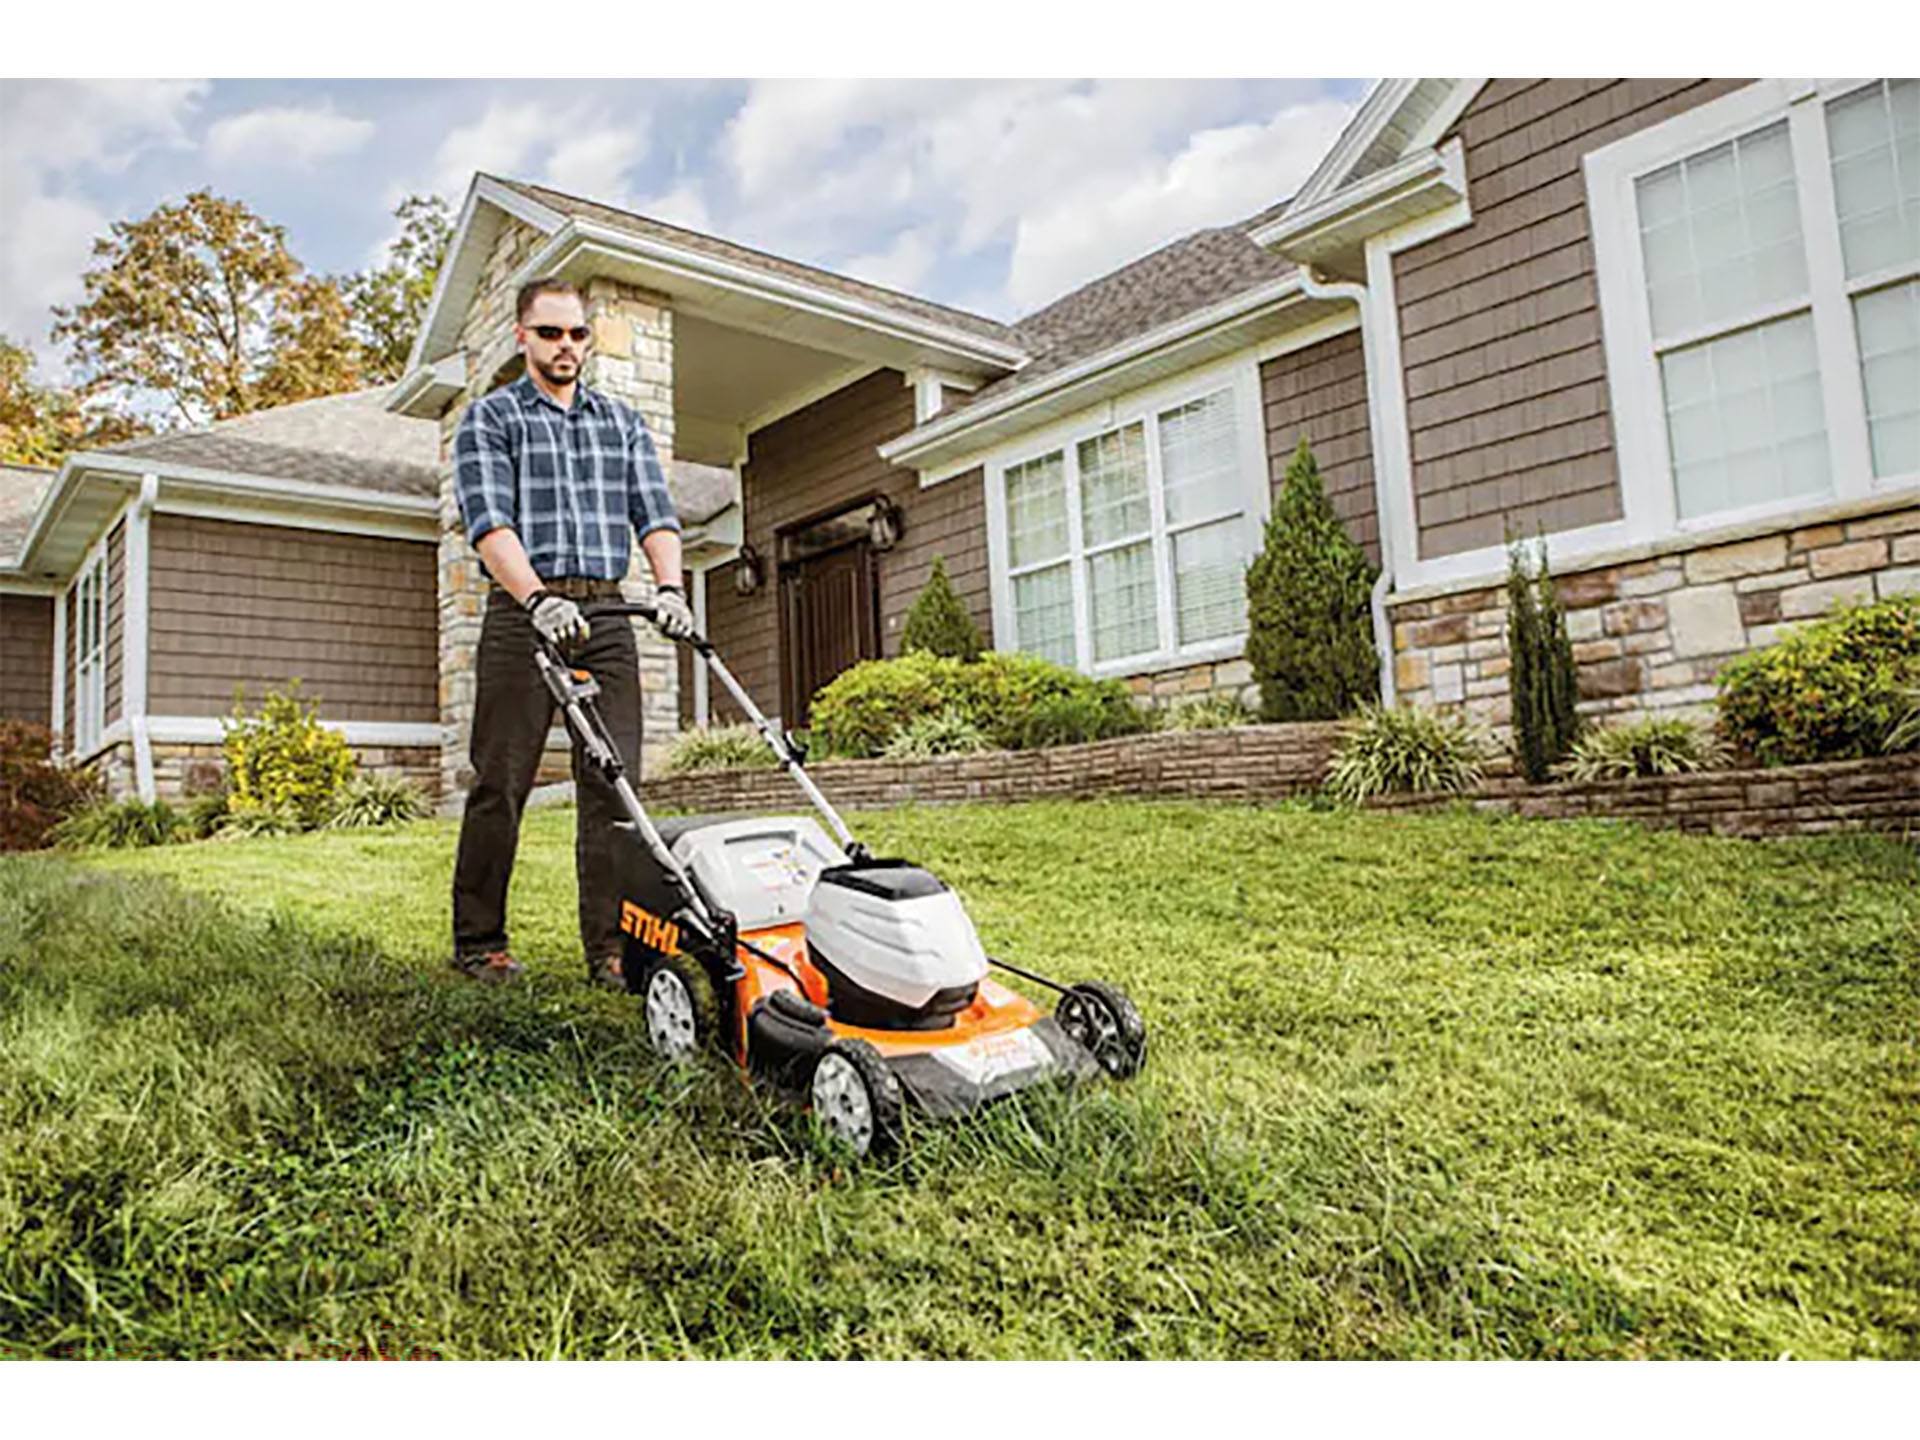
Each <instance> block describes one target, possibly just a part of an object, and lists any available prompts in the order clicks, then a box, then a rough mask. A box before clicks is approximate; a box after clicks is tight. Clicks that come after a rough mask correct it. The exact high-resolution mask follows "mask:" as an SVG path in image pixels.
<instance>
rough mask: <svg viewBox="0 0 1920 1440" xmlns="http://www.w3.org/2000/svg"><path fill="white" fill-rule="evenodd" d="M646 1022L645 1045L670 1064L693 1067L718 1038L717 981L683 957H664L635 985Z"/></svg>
mask: <svg viewBox="0 0 1920 1440" xmlns="http://www.w3.org/2000/svg"><path fill="white" fill-rule="evenodd" d="M633 990H634V993H635V994H637V995H638V996H639V997H640V1005H641V1011H642V1013H643V1015H644V1016H645V1018H646V1024H647V1045H648V1048H650V1049H651V1050H652V1051H653V1053H654V1054H655V1055H657V1056H659V1057H660V1058H661V1059H662V1060H665V1061H668V1062H669V1063H671V1064H676V1065H684V1064H688V1063H690V1062H691V1061H692V1060H693V1059H694V1058H695V1057H696V1056H698V1055H699V1053H700V1051H701V1050H702V1049H703V1048H704V1047H705V1046H706V1045H707V1043H708V1042H709V1041H711V1040H712V1039H713V1037H714V1033H715V1030H716V1028H717V1026H718V1023H719V1021H718V1013H719V1005H718V1002H717V1001H716V1000H715V997H714V993H713V981H712V980H710V979H708V978H707V972H706V971H705V970H703V969H701V967H700V965H699V963H698V962H697V961H694V960H692V959H690V958H688V957H687V956H685V955H661V956H658V957H656V958H654V959H652V960H649V961H648V962H647V963H646V964H645V965H643V966H642V967H641V969H640V973H639V975H638V976H637V977H635V981H634V984H633Z"/></svg>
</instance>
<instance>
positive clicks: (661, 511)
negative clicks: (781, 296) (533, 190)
mask: <svg viewBox="0 0 1920 1440" xmlns="http://www.w3.org/2000/svg"><path fill="white" fill-rule="evenodd" d="M515 314H516V316H517V323H516V324H515V326H514V339H515V340H516V341H518V342H519V345H520V348H521V350H522V351H523V352H524V353H525V355H526V359H527V373H526V374H525V375H524V376H522V377H521V378H520V379H518V380H516V381H514V382H513V383H512V384H510V385H506V386H502V387H501V388H500V389H498V390H495V391H494V392H493V393H492V394H490V395H486V396H483V397H482V398H480V399H479V400H476V401H474V402H473V404H472V405H470V406H469V407H468V409H467V413H466V415H465V416H464V417H462V419H461V421H460V429H459V431H458V433H457V434H456V435H455V437H454V444H453V455H454V489H455V491H456V493H457V494H458V496H459V500H460V515H461V518H462V520H463V521H464V522H465V524H466V531H467V539H468V540H469V542H471V543H472V545H473V547H474V548H475V549H476V550H478V551H479V552H480V559H481V561H482V563H483V564H485V566H486V567H487V573H488V574H489V575H490V576H492V578H493V582H494V583H493V585H492V587H491V588H490V589H489V591H488V594H487V610H486V618H485V620H484V621H483V622H482V624H481V628H480V652H479V656H478V659H477V661H476V663H475V669H476V671H477V672H478V691H477V694H476V695H475V698H474V707H473V744H472V750H471V756H472V761H473V772H474V776H473V786H472V788H471V789H470V790H469V791H468V792H467V808H466V817H465V819H464V820H463V821H462V822H461V825H460V848H459V852H458V855H457V857H456V859H455V861H454V871H453V956H454V958H453V964H454V968H455V969H457V970H459V971H461V972H462V973H464V974H466V975H469V976H471V977H473V978H474V979H477V980H488V981H501V980H511V979H513V978H515V977H516V976H518V975H519V974H520V973H521V967H520V965H519V963H518V962H517V961H515V960H514V958H513V956H512V955H511V953H509V951H508V948H507V883H508V881H509V880H510V879H511V878H512V876H513V857H514V851H515V849H516V847H517V846H518V843H519V838H520V815H521V812H522V810H523V809H524V808H525V805H526V800H527V793H528V792H529V791H530V790H531V789H532V788H533V779H534V774H535V772H536V771H537V769H538V768H539V764H540V753H541V751H542V750H543V749H544V748H545V746H546V740H547V732H548V730H549V728H550V727H551V726H552V724H553V711H554V703H553V697H552V696H551V695H550V694H549V693H548V691H547V687H546V685H545V684H544V683H542V681H541V679H540V672H539V671H538V670H537V669H536V668H535V667H534V663H533V647H534V635H535V634H536V633H538V634H540V635H543V636H545V637H546V638H547V639H549V640H551V641H553V642H554V643H555V644H558V645H560V646H562V647H563V648H564V649H566V651H567V655H568V658H569V660H570V661H571V662H572V664H573V665H574V667H575V668H576V669H582V670H587V671H589V672H591V673H592V675H593V677H594V678H595V679H596V680H598V681H599V682H600V696H599V699H598V701H597V703H598V705H599V707H600V712H601V715H602V716H603V718H604V719H605V721H606V725H607V732H608V734H609V735H611V736H612V738H613V741H614V744H615V746H616V747H617V748H618V749H619V751H620V756H621V759H622V760H623V761H624V762H625V763H626V765H627V768H628V769H629V771H631V772H632V773H634V774H638V773H639V766H640V676H639V670H638V665H637V659H636V650H635V647H634V641H633V627H632V626H631V625H630V624H629V623H628V622H627V621H625V620H612V621H609V622H607V623H604V624H601V625H589V623H588V620H587V617H586V616H585V615H583V614H582V612H581V606H582V605H583V604H585V605H587V606H588V608H589V609H590V608H591V604H592V602H593V601H596V600H600V601H618V600H620V599H621V594H620V584H619V582H620V580H621V578H622V577H623V576H624V575H625V574H626V573H627V559H628V556H629V555H630V554H631V553H632V552H631V542H630V540H629V538H628V529H629V527H631V529H632V530H633V531H634V532H635V533H637V534H638V535H639V537H640V548H641V549H642V550H643V551H644V552H645V553H646V557H647V563H648V564H649V565H650V566H651V567H652V570H653V578H654V584H655V604H656V606H657V608H658V612H659V614H658V619H657V624H658V625H659V628H660V631H661V633H662V634H664V635H665V636H667V638H668V639H670V640H679V639H684V638H685V637H687V636H689V635H691V634H692V633H693V615H692V613H691V612H690V611H689V610H688V609H687V602H686V596H685V594H684V592H683V591H682V590H681V587H680V521H679V518H678V517H677V516H676V515H675V514H674V512H673V502H672V499H671V498H670V497H669V495H668V493H667V485H666V477H665V476H664V474H662V472H661V468H660V458H659V454H658V452H657V451H656V450H655V449H654V444H653V437H652V435H651V434H649V433H648V430H647V426H646V422H645V421H643V420H642V419H641V418H640V416H639V415H638V414H636V413H635V412H634V411H633V410H631V409H630V408H628V407H627V406H625V405H623V404H621V403H620V402H619V401H618V400H615V399H613V398H612V397H611V396H608V395H603V394H601V393H600V392H599V391H597V390H592V389H589V388H588V387H587V386H586V385H584V384H582V383H581V381H580V367H581V366H582V364H583V363H584V362H585V359H586V355H587V349H588V341H589V339H590V337H591V334H592V332H591V331H590V330H589V329H588V327H587V317H586V307H585V306H584V305H583V304H582V303H581V299H580V294H579V292H578V291H577V290H575V289H574V288H573V286H571V285H569V284H567V283H566V282H565V281H562V280H555V279H541V280H533V281H530V282H528V283H527V284H526V285H524V286H522V287H521V289H520V293H519V296H518V300H517V302H516V308H515ZM573 780H574V787H575V795H576V798H577V800H578V804H579V810H578V813H577V817H576V819H575V822H574V823H575V835H574V868H575V871H576V873H577V875H578V877H579V882H580V942H581V946H582V948H583V949H584V951H585V953H586V961H587V978H588V979H589V980H590V981H591V982H593V983H596V984H600V985H605V986H608V987H609V988H614V989H618V988H620V987H621V985H622V983H623V982H622V980H621V975H620V931H619V902H620V896H619V877H620V863H619V862H620V856H621V854H622V851H623V847H625V846H627V845H630V844H631V843H632V842H631V841H630V840H629V839H628V838H627V837H626V835H625V834H624V833H623V832H620V831H617V830H615V829H614V822H615V820H617V819H619V818H620V817H621V815H622V812H621V811H620V810H619V808H618V804H617V802H616V801H615V799H614V795H613V790H612V788H611V787H610V786H609V785H608V784H607V783H606V781H605V780H604V779H603V778H601V776H600V775H599V774H598V773H597V772H594V771H593V770H592V769H591V768H590V767H588V766H587V765H585V764H584V763H583V757H582V754H581V750H580V747H579V745H578V744H577V743H576V744H575V746H574V751H573Z"/></svg>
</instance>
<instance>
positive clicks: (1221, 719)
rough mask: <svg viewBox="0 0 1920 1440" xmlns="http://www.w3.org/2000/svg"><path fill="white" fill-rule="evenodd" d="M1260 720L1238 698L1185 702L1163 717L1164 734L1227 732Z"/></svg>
mask: <svg viewBox="0 0 1920 1440" xmlns="http://www.w3.org/2000/svg"><path fill="white" fill-rule="evenodd" d="M1258 718H1259V717H1257V716H1256V715H1255V714H1254V713H1253V712H1252V711H1251V710H1249V709H1247V707H1246V706H1245V705H1243V704H1241V703H1240V697H1239V696H1238V695H1205V696H1202V697H1201V698H1200V699H1198V700H1182V701H1180V702H1179V703H1178V704H1176V705H1174V706H1172V707H1171V708H1170V709H1167V710H1164V711H1162V712H1161V715H1160V728H1161V729H1163V730H1225V729H1227V728H1228V727H1229V726H1232V725H1251V724H1252V723H1253V722H1254V721H1255V720H1256V719H1258Z"/></svg>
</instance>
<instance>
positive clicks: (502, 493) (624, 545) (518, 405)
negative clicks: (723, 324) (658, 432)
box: [453, 375, 680, 580]
mask: <svg viewBox="0 0 1920 1440" xmlns="http://www.w3.org/2000/svg"><path fill="white" fill-rule="evenodd" d="M453 488H454V493H455V494H456V495H457V496H458V497H459V500H460V517H461V519H462V520H463V521H465V522H466V527H467V540H468V541H469V543H471V542H474V541H478V540H479V539H480V537H481V536H483V535H485V534H486V533H487V532H488V531H489V530H496V529H498V528H500V527H501V526H503V525H504V526H507V527H509V528H511V529H512V530H513V531H514V532H515V533H516V534H517V535H518V536H519V537H520V543H521V544H522V545H524V546H525V547H526V551H527V558H528V559H529V560H530V561H532V563H533V568H534V571H535V573H536V574H538V575H539V576H540V578H541V579H542V580H559V579H562V578H565V577H568V576H583V577H585V578H587V579H591V580H621V579H624V578H625V577H626V573H627V559H628V556H629V555H631V554H632V543H633V542H632V540H631V539H630V538H629V536H628V527H629V526H631V527H632V529H633V531H634V532H635V533H637V534H639V535H641V536H642V537H644V536H646V535H647V534H648V533H650V532H651V531H654V530H660V529H668V530H678V529H679V528H680V520H679V517H678V516H676V515H675V514H674V513H673V499H672V497H671V496H670V495H668V493H667V480H666V476H665V474H664V473H663V472H662V471H661V468H660V456H659V453H658V452H657V451H655V449H654V448H653V436H652V435H651V434H650V433H648V430H647V425H646V421H644V420H642V419H641V418H640V416H639V415H638V414H637V413H635V412H634V411H633V410H632V409H631V408H630V407H628V406H626V405H622V404H621V403H620V402H619V401H617V400H615V399H613V398H612V397H610V396H607V395H602V394H600V393H599V392H598V391H597V390H589V389H588V388H587V387H586V386H585V385H584V384H582V385H579V386H577V387H576V388H575V390H574V395H573V408H572V409H571V410H562V409H561V408H560V407H559V406H558V405H556V404H555V403H554V402H553V400H552V399H550V398H549V397H548V396H547V395H546V394H545V393H544V392H543V391H542V390H541V389H540V387H539V386H537V385H535V384H534V383H533V378H532V377H531V376H525V375H523V376H522V377H521V378H520V379H518V380H516V381H514V382H513V384H511V385H503V386H502V387H501V388H500V389H498V390H495V391H494V392H493V393H492V394H490V395H484V396H482V397H481V398H480V399H478V400H476V401H474V402H473V404H471V405H469V406H468V407H467V413H466V414H465V415H464V416H462V417H461V420H460V428H459V430H458V431H457V432H456V433H455V435H454V439H453Z"/></svg>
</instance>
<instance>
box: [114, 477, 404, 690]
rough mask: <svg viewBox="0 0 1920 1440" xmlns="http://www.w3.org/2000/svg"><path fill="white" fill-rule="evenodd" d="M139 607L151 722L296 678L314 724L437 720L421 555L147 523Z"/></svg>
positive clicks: (214, 524)
mask: <svg viewBox="0 0 1920 1440" xmlns="http://www.w3.org/2000/svg"><path fill="white" fill-rule="evenodd" d="M149 594H150V615H151V620H150V622H149V623H150V627H151V657H152V658H151V660H150V661H149V665H148V672H149V681H148V684H149V689H150V697H149V702H148V707H147V708H148V709H149V710H150V711H152V712H153V713H155V714H183V715H212V714H224V713H225V712H226V711H227V710H228V709H229V708H230V707H231V705H232V703H233V692H234V687H235V686H236V685H244V686H245V687H246V691H247V695H248V698H249V703H257V702H258V701H259V699H260V698H261V696H262V695H263V694H264V693H265V692H266V691H267V690H268V689H270V688H279V687H283V686H285V685H286V683H287V682H288V681H289V680H291V679H294V678H298V679H299V680H300V681H301V689H302V691H303V692H304V693H305V694H306V695H307V696H308V697H309V698H317V699H318V700H320V702H321V706H320V714H321V715H322V717H323V718H325V719H329V720H397V721H431V720H434V719H437V718H438V703H439V702H438V686H439V646H438V640H437V633H436V627H437V617H438V602H437V598H436V589H435V579H434V546H433V545H432V544H431V543H426V542H420V541H410V540H389V539H382V538H378V537H373V536H359V535H336V534H330V533H327V532H323V531H315V530H295V529H291V528H287V527H273V526H262V525H242V524H236V523H234V522H231V521H224V520H201V519H194V518H189V517H184V516H176V515H158V516H155V517H154V521H153V561H152V573H151V580H150V589H149Z"/></svg>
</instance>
